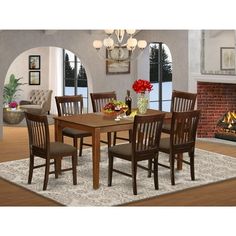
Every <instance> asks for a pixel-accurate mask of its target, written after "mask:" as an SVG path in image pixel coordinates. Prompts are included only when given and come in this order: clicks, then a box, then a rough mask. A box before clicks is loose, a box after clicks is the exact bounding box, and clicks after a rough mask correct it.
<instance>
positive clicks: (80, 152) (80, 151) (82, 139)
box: [79, 137, 84, 157]
mask: <svg viewBox="0 0 236 236" xmlns="http://www.w3.org/2000/svg"><path fill="white" fill-rule="evenodd" d="M83 143H84V138H83V137H81V138H80V145H79V156H80V157H81V156H82V150H83Z"/></svg>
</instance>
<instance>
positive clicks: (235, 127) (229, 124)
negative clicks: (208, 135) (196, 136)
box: [215, 111, 236, 141]
mask: <svg viewBox="0 0 236 236" xmlns="http://www.w3.org/2000/svg"><path fill="white" fill-rule="evenodd" d="M217 125H218V126H219V130H218V131H217V132H216V134H215V137H216V138H221V139H226V140H230V141H236V112H235V111H228V112H227V113H226V114H225V115H224V116H223V117H222V118H221V119H220V120H219V122H218V124H217Z"/></svg>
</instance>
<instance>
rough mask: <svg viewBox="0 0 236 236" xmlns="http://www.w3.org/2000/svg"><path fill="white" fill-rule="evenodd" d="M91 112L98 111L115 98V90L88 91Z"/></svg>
mask: <svg viewBox="0 0 236 236" xmlns="http://www.w3.org/2000/svg"><path fill="white" fill-rule="evenodd" d="M90 97H91V101H92V107H93V112H100V111H101V110H102V108H103V107H104V106H105V105H106V104H107V103H109V102H110V101H111V100H112V99H114V100H116V93H115V91H112V92H104V93H90Z"/></svg>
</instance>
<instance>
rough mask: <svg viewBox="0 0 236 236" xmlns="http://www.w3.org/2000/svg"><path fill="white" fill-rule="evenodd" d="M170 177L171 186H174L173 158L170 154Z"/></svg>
mask: <svg viewBox="0 0 236 236" xmlns="http://www.w3.org/2000/svg"><path fill="white" fill-rule="evenodd" d="M170 177H171V184H172V185H175V156H174V154H170Z"/></svg>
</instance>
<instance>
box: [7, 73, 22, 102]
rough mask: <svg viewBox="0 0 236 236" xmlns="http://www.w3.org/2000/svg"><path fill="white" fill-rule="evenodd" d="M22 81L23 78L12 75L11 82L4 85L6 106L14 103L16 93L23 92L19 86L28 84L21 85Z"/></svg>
mask: <svg viewBox="0 0 236 236" xmlns="http://www.w3.org/2000/svg"><path fill="white" fill-rule="evenodd" d="M21 79H22V77H21V78H16V76H15V75H14V74H11V76H10V80H9V82H8V83H7V84H5V85H4V89H3V99H4V104H5V105H8V104H9V103H10V102H13V101H14V100H15V98H16V97H17V94H16V92H17V91H21V89H19V86H20V85H24V84H26V83H20V80H21Z"/></svg>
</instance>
